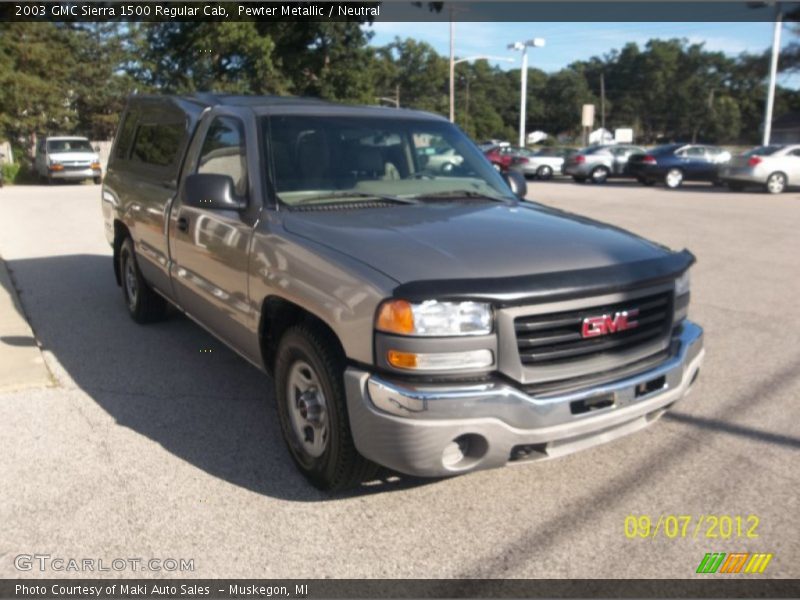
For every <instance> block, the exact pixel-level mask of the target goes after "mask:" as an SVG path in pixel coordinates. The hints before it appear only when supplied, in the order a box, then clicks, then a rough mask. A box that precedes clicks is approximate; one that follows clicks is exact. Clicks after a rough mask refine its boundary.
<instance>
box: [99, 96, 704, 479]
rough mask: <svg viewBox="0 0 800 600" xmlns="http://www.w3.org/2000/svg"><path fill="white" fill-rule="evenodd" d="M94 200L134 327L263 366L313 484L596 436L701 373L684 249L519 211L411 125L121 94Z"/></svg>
mask: <svg viewBox="0 0 800 600" xmlns="http://www.w3.org/2000/svg"><path fill="white" fill-rule="evenodd" d="M442 153H447V155H448V156H455V157H457V160H453V161H452V167H451V168H449V169H448V170H447V171H446V172H443V171H442V169H441V166H440V165H436V164H433V165H432V164H429V161H428V157H429V156H434V155H439V154H442ZM507 177H512V175H509V176H507ZM514 181H515V182H516V183H518V180H516V179H515V180H514ZM522 185H523V189H524V183H523V184H522ZM102 207H103V215H104V218H105V227H106V235H107V237H108V241H109V242H110V243H111V244H112V246H113V249H114V271H115V274H116V278H117V282H118V283H119V284H120V285H121V286H122V290H123V293H124V298H125V302H126V304H127V308H128V311H129V312H130V314H131V316H132V317H133V319H134V320H136V321H137V322H139V323H148V322H152V321H156V320H158V319H160V318H162V317H163V316H164V314H165V309H166V307H167V304H168V303H171V304H173V305H175V306H176V307H178V308H179V309H180V310H182V311H183V312H185V314H187V315H188V316H189V317H191V318H192V319H194V320H195V321H196V322H198V323H199V324H200V325H202V326H203V327H204V328H206V329H207V330H208V331H210V332H211V333H212V334H213V335H215V336H216V337H217V338H219V339H220V340H221V341H223V342H224V343H226V344H227V345H229V346H230V347H231V348H232V349H233V350H235V351H236V352H238V353H239V354H240V355H242V356H243V357H244V358H246V359H247V360H248V361H250V362H251V363H253V364H254V365H256V366H257V367H258V368H259V369H262V370H263V371H265V372H267V373H269V374H270V375H271V376H272V379H273V382H274V396H275V399H276V403H277V414H278V417H279V419H280V422H281V427H282V431H283V434H284V437H285V440H286V443H287V446H288V448H289V451H290V454H291V456H292V458H293V460H294V461H295V463H296V464H297V465H298V467H299V468H300V469H301V471H302V472H303V473H304V474H305V475H306V476H307V477H308V478H309V479H310V480H311V481H312V482H313V483H314V484H315V485H317V486H318V487H321V488H324V489H337V488H342V487H347V486H352V485H354V484H356V483H358V482H360V481H365V480H367V479H369V478H370V477H372V476H373V475H374V474H375V468H376V465H384V466H386V467H389V468H391V469H394V470H395V471H399V472H401V473H407V474H414V475H422V476H444V475H453V474H458V473H465V472H468V471H472V470H476V469H485V468H491V467H498V466H502V465H505V464H507V463H509V462H522V461H535V460H540V459H546V458H550V457H555V456H559V455H563V454H566V453H568V452H572V451H575V450H579V449H582V448H586V447H589V446H593V445H596V444H599V443H601V442H606V441H609V440H612V439H614V438H616V437H618V436H621V435H624V434H627V433H630V432H633V431H635V430H638V429H640V428H641V427H644V426H645V425H647V424H648V423H650V422H652V421H654V420H655V419H656V418H657V417H658V416H660V415H661V414H662V413H663V412H664V411H665V410H666V409H667V408H668V407H670V406H671V405H672V404H673V403H674V402H675V401H677V400H679V399H680V398H682V397H683V396H685V395H686V393H687V392H688V390H689V388H690V386H691V384H692V383H693V382H694V379H695V378H696V376H697V374H698V371H699V369H700V364H701V361H702V359H703V354H704V350H703V339H702V330H701V329H700V327H698V326H697V325H695V324H693V323H691V322H690V321H689V320H688V319H687V312H688V304H689V267H690V266H691V264H692V262H693V261H694V257H693V256H692V255H691V253H689V252H688V251H685V250H684V251H682V252H672V251H670V250H668V249H666V248H664V247H662V246H659V245H656V244H654V243H651V242H648V241H646V240H644V239H642V238H640V237H637V236H634V235H632V234H630V233H627V232H625V231H622V230H620V229H618V228H616V227H613V226H610V225H605V224H602V223H598V222H596V221H591V220H589V219H585V218H582V217H578V216H575V215H570V214H567V213H563V212H560V211H556V210H553V209H548V208H546V207H543V206H540V205H538V204H535V203H530V202H519V201H518V200H517V198H516V197H515V196H514V195H513V194H512V193H511V190H510V188H509V184H508V181H507V180H504V179H503V177H502V176H501V175H500V174H499V173H497V172H496V171H495V169H494V168H493V167H492V165H491V164H490V163H489V162H488V161H487V160H486V159H485V158H484V157H483V155H482V154H481V152H480V151H479V150H478V148H477V147H476V146H475V145H474V144H473V143H472V142H471V141H470V140H469V139H468V138H467V137H466V136H464V135H463V133H461V131H460V130H459V129H458V128H456V127H455V126H454V125H452V124H450V123H449V122H448V121H446V120H445V119H442V118H440V117H438V116H434V115H430V114H427V113H421V112H416V111H409V110H397V109H388V108H379V107H352V106H338V105H333V104H328V103H324V102H321V101H317V100H310V99H297V98H268V97H230V96H212V95H205V94H201V95H196V96H192V97H144V96H134V97H132V98H131V100H130V101H129V103H128V107H127V109H126V111H125V114H124V115H123V117H122V120H121V124H120V127H119V131H118V132H117V136H116V139H115V143H114V147H113V149H112V155H111V158H110V160H109V166H108V174H107V177H106V179H105V181H104V186H103V194H102ZM153 351H155V352H157V351H158V349H157V348H154V349H153ZM171 359H172V357H169V356H165V357H164V360H165V361H167V360H171ZM142 376H143V377H146V376H147V374H146V373H143V374H142Z"/></svg>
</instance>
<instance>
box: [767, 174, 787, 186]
mask: <svg viewBox="0 0 800 600" xmlns="http://www.w3.org/2000/svg"><path fill="white" fill-rule="evenodd" d="M773 175H783V178H784V179H785V180H786V183H787V184H788V183H789V176H788V175H787V174H786V173H784V172H783V171H773V172H772V173H770V174H769V175H767V181H769V178H770V177H772V176H773Z"/></svg>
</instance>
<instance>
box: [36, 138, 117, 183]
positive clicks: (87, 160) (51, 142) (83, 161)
mask: <svg viewBox="0 0 800 600" xmlns="http://www.w3.org/2000/svg"><path fill="white" fill-rule="evenodd" d="M34 169H35V170H36V174H37V175H38V176H39V177H40V178H42V179H44V180H45V181H47V183H53V182H54V181H81V180H84V179H91V180H93V181H94V182H95V183H96V184H99V183H100V182H101V181H102V176H103V172H102V169H101V166H100V155H99V154H98V153H97V151H96V150H95V149H94V148H92V145H91V143H89V140H88V139H86V138H85V137H70V136H58V137H45V138H42V139H40V140H39V143H38V144H37V145H36V157H35V159H34Z"/></svg>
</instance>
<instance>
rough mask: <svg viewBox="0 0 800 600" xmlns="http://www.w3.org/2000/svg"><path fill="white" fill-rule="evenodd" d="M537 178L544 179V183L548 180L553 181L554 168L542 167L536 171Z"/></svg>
mask: <svg viewBox="0 0 800 600" xmlns="http://www.w3.org/2000/svg"><path fill="white" fill-rule="evenodd" d="M536 177H538V178H539V179H542V180H544V181H546V180H548V179H552V177H553V167H551V166H549V165H542V166H541V167H539V168H538V169H536Z"/></svg>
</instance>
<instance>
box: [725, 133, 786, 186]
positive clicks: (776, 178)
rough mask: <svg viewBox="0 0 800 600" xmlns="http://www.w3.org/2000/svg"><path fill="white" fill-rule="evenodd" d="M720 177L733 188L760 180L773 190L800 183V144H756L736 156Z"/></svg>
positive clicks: (754, 183)
mask: <svg viewBox="0 0 800 600" xmlns="http://www.w3.org/2000/svg"><path fill="white" fill-rule="evenodd" d="M720 179H722V181H724V182H725V183H727V184H728V187H729V188H730V189H732V190H743V189H744V188H745V187H746V186H748V185H756V184H758V185H761V186H763V187H764V189H765V190H766V191H767V192H769V193H770V194H780V193H781V192H783V191H784V190H785V189H786V187H787V186H789V185H798V184H800V145H797V144H793V145H789V146H781V145H777V144H775V145H772V146H759V147H758V148H753V149H752V150H750V151H749V152H746V153H745V154H742V155H741V156H735V157H733V158H732V159H731V161H730V163H728V166H727V167H726V168H724V169H723V170H722V172H721V173H720Z"/></svg>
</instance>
